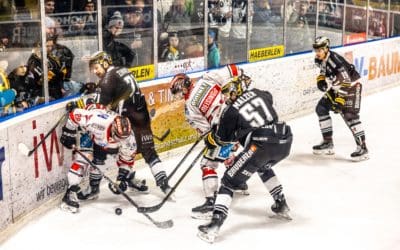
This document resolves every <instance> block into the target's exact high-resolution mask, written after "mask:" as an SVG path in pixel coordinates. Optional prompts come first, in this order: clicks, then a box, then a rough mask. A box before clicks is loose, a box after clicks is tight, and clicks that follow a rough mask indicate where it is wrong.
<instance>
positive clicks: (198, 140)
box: [167, 137, 203, 180]
mask: <svg viewBox="0 0 400 250" xmlns="http://www.w3.org/2000/svg"><path fill="white" fill-rule="evenodd" d="M202 139H203V137H200V138H199V139H197V141H195V143H194V144H193V145H192V146H191V147H190V149H189V150H188V151H187V152H186V154H185V155H184V156H183V157H182V159H181V160H180V162H178V164H177V165H176V167H175V168H174V170H172V171H171V173H170V174H169V176H168V179H167V180H170V179H171V178H172V176H174V174H175V173H176V171H177V170H178V168H179V167H180V166H181V165H182V163H183V162H184V161H185V160H186V158H187V157H188V156H189V154H190V153H191V152H192V150H193V149H194V148H195V147H196V146H197V144H199V142H200V141H201V140H202Z"/></svg>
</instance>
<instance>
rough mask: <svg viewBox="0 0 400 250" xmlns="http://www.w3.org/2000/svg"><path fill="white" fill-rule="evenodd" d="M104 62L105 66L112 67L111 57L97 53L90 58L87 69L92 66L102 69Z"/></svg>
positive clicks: (103, 53) (104, 53) (100, 52)
mask: <svg viewBox="0 0 400 250" xmlns="http://www.w3.org/2000/svg"><path fill="white" fill-rule="evenodd" d="M104 62H107V65H112V59H111V56H110V55H109V54H107V53H106V52H104V51H97V52H95V53H94V54H92V55H91V56H90V59H89V67H91V66H92V65H93V64H100V65H101V66H102V67H103V68H105V67H104Z"/></svg>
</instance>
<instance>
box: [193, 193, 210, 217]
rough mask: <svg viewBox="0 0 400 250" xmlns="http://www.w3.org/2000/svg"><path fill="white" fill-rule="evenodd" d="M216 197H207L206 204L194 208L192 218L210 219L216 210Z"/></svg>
mask: <svg viewBox="0 0 400 250" xmlns="http://www.w3.org/2000/svg"><path fill="white" fill-rule="evenodd" d="M214 202H215V198H214V197H206V201H205V202H204V204H202V205H200V206H197V207H194V208H192V218H194V219H200V220H210V219H211V218H212V212H213V210H214Z"/></svg>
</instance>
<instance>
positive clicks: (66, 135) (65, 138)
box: [60, 126, 76, 149]
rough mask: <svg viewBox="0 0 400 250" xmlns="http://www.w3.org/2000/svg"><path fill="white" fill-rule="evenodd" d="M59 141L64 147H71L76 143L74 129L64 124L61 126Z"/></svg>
mask: <svg viewBox="0 0 400 250" xmlns="http://www.w3.org/2000/svg"><path fill="white" fill-rule="evenodd" d="M60 142H61V144H62V145H64V147H66V148H68V149H72V147H73V146H74V145H75V144H76V130H71V129H68V128H67V127H65V126H64V127H63V128H62V135H61V138H60Z"/></svg>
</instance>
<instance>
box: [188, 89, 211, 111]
mask: <svg viewBox="0 0 400 250" xmlns="http://www.w3.org/2000/svg"><path fill="white" fill-rule="evenodd" d="M210 88H211V86H210V85H208V84H201V85H200V87H199V88H198V89H197V91H196V94H195V95H194V97H193V99H192V101H191V105H192V106H194V107H198V106H199V105H200V103H201V101H202V100H203V98H204V96H205V95H206V94H207V92H208V91H209V90H210Z"/></svg>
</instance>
